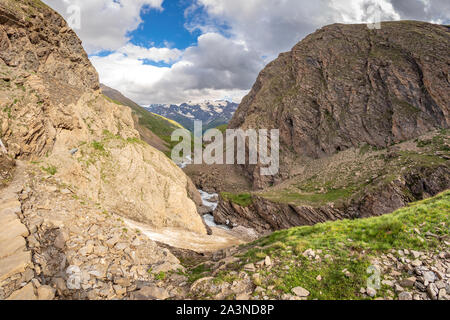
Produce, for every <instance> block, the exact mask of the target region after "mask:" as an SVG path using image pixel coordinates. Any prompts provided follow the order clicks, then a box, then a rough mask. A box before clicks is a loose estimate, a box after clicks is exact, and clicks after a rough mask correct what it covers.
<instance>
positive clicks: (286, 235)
mask: <svg viewBox="0 0 450 320" xmlns="http://www.w3.org/2000/svg"><path fill="white" fill-rule="evenodd" d="M449 224H450V190H448V191H445V192H443V193H441V194H439V195H437V196H435V197H433V198H430V199H427V200H423V201H419V202H416V203H413V204H410V205H409V206H408V207H405V208H402V209H399V210H397V211H395V212H394V213H391V214H386V215H383V216H380V217H373V218H366V219H356V220H341V221H335V222H326V223H321V224H317V225H314V226H303V227H296V228H292V229H288V230H282V231H277V232H274V233H273V234H271V235H269V236H267V237H264V238H262V239H259V240H257V241H255V242H253V243H251V244H247V245H243V246H241V250H242V251H241V253H240V254H239V255H238V257H239V259H240V262H239V263H238V264H237V266H234V267H233V268H231V267H228V268H227V269H225V270H222V271H221V273H222V274H221V275H220V276H219V275H218V276H217V277H216V278H217V281H226V279H227V277H229V276H232V275H233V274H235V272H239V271H241V270H242V268H243V265H244V264H247V263H250V262H251V263H255V262H257V261H260V260H262V259H264V257H265V256H266V255H269V256H271V258H272V260H273V261H275V262H274V265H273V268H272V269H270V270H268V269H260V270H258V273H260V276H261V277H260V278H261V279H262V281H261V284H258V285H260V286H262V287H263V288H266V293H267V294H268V295H269V297H271V296H270V290H268V289H267V288H268V287H269V286H274V290H275V291H277V292H278V294H279V292H284V293H290V292H291V290H292V288H294V287H297V286H301V287H303V288H305V289H307V290H308V291H310V296H309V297H308V299H333V300H342V299H366V297H364V296H362V295H361V294H360V292H359V290H360V288H365V287H366V285H367V279H368V278H369V277H370V276H371V275H372V273H371V272H369V271H368V270H369V269H368V267H369V266H371V259H372V258H374V257H378V256H380V255H382V254H386V253H387V252H391V251H392V249H396V250H397V249H409V250H417V251H423V250H435V249H436V248H439V247H440V246H441V243H440V240H439V238H441V239H442V238H443V239H448V237H449ZM416 230H418V231H419V232H420V234H418V233H417V231H416ZM427 232H431V233H433V234H434V235H436V236H437V237H436V236H433V237H425V236H424V235H425V234H426V233H427ZM307 249H313V250H315V252H316V253H319V252H320V254H319V255H320V257H321V259H320V260H319V261H318V260H315V259H310V258H307V257H305V256H303V255H302V254H303V253H304V252H305V250H307ZM344 270H347V271H348V272H349V273H348V274H346V272H344ZM319 275H320V276H321V278H322V280H321V281H318V280H317V279H316V277H317V276H319ZM381 277H382V278H383V274H382V275H381ZM381 280H382V279H381ZM387 290H388V288H387V287H382V288H380V289H379V290H377V291H378V296H382V297H383V296H386V295H387ZM392 294H393V293H392ZM272 297H275V298H276V295H275V294H274V295H273V296H272Z"/></svg>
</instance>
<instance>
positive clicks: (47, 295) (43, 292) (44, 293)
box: [37, 285, 56, 300]
mask: <svg viewBox="0 0 450 320" xmlns="http://www.w3.org/2000/svg"><path fill="white" fill-rule="evenodd" d="M55 292H56V290H55V289H53V288H52V287H50V286H46V285H44V286H40V287H39V288H38V289H37V293H38V300H53V298H54V297H55Z"/></svg>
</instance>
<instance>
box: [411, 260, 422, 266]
mask: <svg viewBox="0 0 450 320" xmlns="http://www.w3.org/2000/svg"><path fill="white" fill-rule="evenodd" d="M411 265H412V266H413V267H420V266H421V265H422V261H420V260H418V259H416V260H414V261H412V262H411Z"/></svg>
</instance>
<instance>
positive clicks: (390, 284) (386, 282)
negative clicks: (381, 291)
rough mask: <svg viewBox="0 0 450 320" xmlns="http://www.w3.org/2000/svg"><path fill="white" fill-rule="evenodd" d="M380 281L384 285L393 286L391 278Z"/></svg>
mask: <svg viewBox="0 0 450 320" xmlns="http://www.w3.org/2000/svg"><path fill="white" fill-rule="evenodd" d="M381 283H382V284H384V285H385V286H388V287H393V286H394V282H393V281H391V280H383V281H381Z"/></svg>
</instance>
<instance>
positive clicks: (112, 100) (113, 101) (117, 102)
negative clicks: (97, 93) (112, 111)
mask: <svg viewBox="0 0 450 320" xmlns="http://www.w3.org/2000/svg"><path fill="white" fill-rule="evenodd" d="M103 97H104V98H105V99H106V100H108V101H109V102H112V103H115V104H118V105H120V106H123V104H122V103H120V102H119V101H117V100H114V99H111V98H110V97H108V96H105V95H103Z"/></svg>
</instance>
